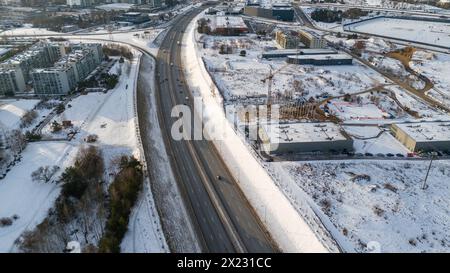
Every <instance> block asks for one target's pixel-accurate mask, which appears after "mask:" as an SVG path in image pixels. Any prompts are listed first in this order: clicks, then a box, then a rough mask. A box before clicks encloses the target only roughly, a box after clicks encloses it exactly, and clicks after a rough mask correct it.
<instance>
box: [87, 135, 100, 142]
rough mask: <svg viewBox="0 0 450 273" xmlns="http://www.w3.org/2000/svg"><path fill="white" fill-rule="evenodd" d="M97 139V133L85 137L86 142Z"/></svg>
mask: <svg viewBox="0 0 450 273" xmlns="http://www.w3.org/2000/svg"><path fill="white" fill-rule="evenodd" d="M97 140H98V136H97V135H88V136H87V137H86V142H88V143H93V142H96V141H97Z"/></svg>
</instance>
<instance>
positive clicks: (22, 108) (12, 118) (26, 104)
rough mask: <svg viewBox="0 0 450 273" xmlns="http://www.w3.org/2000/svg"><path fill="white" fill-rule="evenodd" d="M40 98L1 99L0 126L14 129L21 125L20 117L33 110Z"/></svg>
mask: <svg viewBox="0 0 450 273" xmlns="http://www.w3.org/2000/svg"><path fill="white" fill-rule="evenodd" d="M38 103H39V100H35V99H30V100H28V99H19V100H14V99H8V100H6V99H5V100H0V128H3V129H8V130H13V129H18V128H19V127H20V119H21V118H22V117H23V116H24V115H25V114H26V113H27V112H28V111H30V110H32V109H33V108H34V107H35V106H36V104H38Z"/></svg>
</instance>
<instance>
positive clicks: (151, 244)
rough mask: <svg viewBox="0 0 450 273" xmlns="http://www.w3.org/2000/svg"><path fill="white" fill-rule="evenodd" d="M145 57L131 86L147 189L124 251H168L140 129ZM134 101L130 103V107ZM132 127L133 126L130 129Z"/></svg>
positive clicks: (133, 220)
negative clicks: (139, 98)
mask: <svg viewBox="0 0 450 273" xmlns="http://www.w3.org/2000/svg"><path fill="white" fill-rule="evenodd" d="M141 58H142V56H141V54H139V56H138V58H137V59H138V61H137V64H135V65H134V66H133V69H134V70H133V74H131V75H133V76H132V77H129V78H128V81H131V82H128V83H127V85H128V84H129V86H130V87H132V88H133V95H132V98H133V99H132V113H133V116H134V118H133V121H134V122H133V127H134V128H133V129H134V136H135V139H136V140H137V147H138V149H139V158H140V160H141V162H142V163H143V166H144V174H145V176H144V180H145V181H144V182H145V183H144V189H143V192H142V194H141V196H140V197H139V200H138V202H137V205H136V206H135V208H134V209H133V211H132V213H131V215H130V221H129V223H128V232H127V233H126V234H125V237H124V238H123V240H122V244H121V251H122V252H146V253H148V252H168V251H169V248H168V246H167V243H166V239H165V237H164V233H163V232H162V227H161V222H160V219H159V216H158V212H157V210H156V207H155V202H154V199H153V194H152V190H151V188H150V183H151V181H150V177H149V175H148V170H147V163H146V158H145V156H144V149H143V146H142V140H141V137H142V135H141V132H140V130H139V120H138V115H137V98H136V96H137V84H138V76H139V67H140V60H141ZM129 106H130V104H128V107H129ZM130 129H131V128H130Z"/></svg>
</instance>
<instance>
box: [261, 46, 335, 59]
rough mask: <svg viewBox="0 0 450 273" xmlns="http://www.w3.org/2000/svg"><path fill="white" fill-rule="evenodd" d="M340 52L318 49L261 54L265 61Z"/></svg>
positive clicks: (275, 51)
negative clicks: (292, 56)
mask: <svg viewBox="0 0 450 273" xmlns="http://www.w3.org/2000/svg"><path fill="white" fill-rule="evenodd" d="M337 53H338V52H337V51H336V50H334V49H325V48H318V49H309V48H305V49H280V50H269V51H266V52H263V53H262V54H261V57H262V58H265V59H272V58H286V57H287V56H291V55H325V54H326V55H331V54H337Z"/></svg>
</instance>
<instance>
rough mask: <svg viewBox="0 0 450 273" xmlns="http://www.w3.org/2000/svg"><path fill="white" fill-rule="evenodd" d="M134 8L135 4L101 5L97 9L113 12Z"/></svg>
mask: <svg viewBox="0 0 450 273" xmlns="http://www.w3.org/2000/svg"><path fill="white" fill-rule="evenodd" d="M133 6H134V5H133V4H128V3H112V4H105V5H100V6H97V7H96V8H98V9H102V10H106V11H111V10H129V9H130V8H132V7H133Z"/></svg>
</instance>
